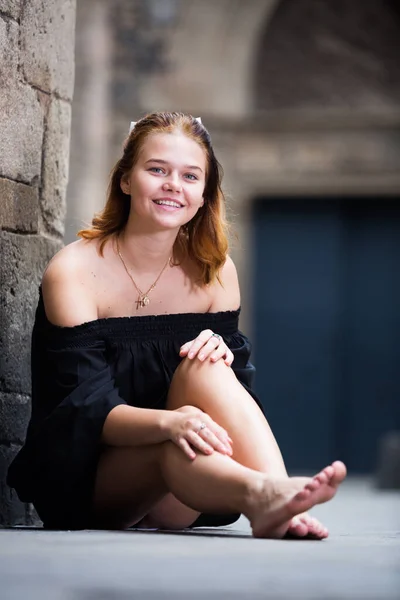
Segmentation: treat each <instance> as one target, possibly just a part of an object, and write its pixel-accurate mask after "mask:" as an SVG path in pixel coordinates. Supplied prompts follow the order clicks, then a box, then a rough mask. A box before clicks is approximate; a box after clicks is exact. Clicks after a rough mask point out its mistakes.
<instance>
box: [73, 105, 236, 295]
mask: <svg viewBox="0 0 400 600" xmlns="http://www.w3.org/2000/svg"><path fill="white" fill-rule="evenodd" d="M176 129H177V130H180V131H182V133H184V134H185V135H187V136H188V137H190V138H192V139H193V140H194V141H196V142H197V143H198V144H199V145H200V146H201V147H202V148H203V150H204V151H205V154H206V159H207V169H206V181H205V187H204V194H203V195H204V205H203V206H202V207H201V208H199V210H198V212H197V213H196V215H195V216H194V217H193V218H192V219H191V220H190V221H189V222H188V223H187V224H186V225H184V226H183V227H181V230H180V232H179V234H178V236H177V238H176V241H175V245H174V255H175V254H176V255H177V256H185V255H188V256H189V257H190V258H191V259H192V260H193V261H194V262H195V264H196V265H197V267H198V269H199V272H200V281H201V283H202V284H204V285H206V284H208V283H211V282H213V281H214V280H215V278H217V279H218V280H219V271H220V269H221V267H222V266H223V264H224V263H225V260H226V256H227V252H228V239H227V232H228V224H227V221H226V214H225V198H224V194H223V192H222V189H221V179H222V168H221V165H220V164H219V162H218V161H217V159H216V157H215V154H214V150H213V147H212V144H211V138H210V134H209V133H208V131H207V130H206V128H205V127H204V126H203V125H202V124H201V123H200V122H199V121H198V120H197V119H195V118H194V117H192V116H191V115H186V114H183V113H179V112H172V113H170V112H157V113H152V114H149V115H146V116H145V117H143V118H142V119H140V121H138V122H137V123H136V125H135V127H134V128H133V130H132V131H131V133H130V134H129V137H128V139H127V140H126V142H125V145H124V152H123V155H122V157H121V158H120V160H119V161H118V162H117V164H116V165H115V167H114V169H113V170H112V172H111V179H110V183H109V187H108V194H107V202H106V205H105V207H104V209H103V210H102V211H101V212H100V213H99V214H97V215H95V216H94V218H93V220H92V226H91V227H90V228H89V229H82V230H81V231H79V232H78V236H80V237H82V238H84V239H88V240H93V239H98V240H99V241H100V246H99V251H100V254H101V255H103V249H104V245H105V244H106V242H107V241H108V240H109V239H110V238H111V237H112V236H113V235H114V234H118V233H120V232H121V231H122V230H123V228H124V227H125V225H126V223H127V221H128V217H129V211H130V199H129V197H128V196H127V194H124V193H123V191H122V190H121V178H122V177H123V176H124V175H125V174H126V173H129V172H130V170H131V169H132V167H133V166H134V165H135V163H136V162H137V160H138V156H139V152H140V149H141V148H142V146H143V144H144V142H145V140H146V138H147V137H148V136H149V135H150V134H151V133H171V132H173V131H174V130H176Z"/></svg>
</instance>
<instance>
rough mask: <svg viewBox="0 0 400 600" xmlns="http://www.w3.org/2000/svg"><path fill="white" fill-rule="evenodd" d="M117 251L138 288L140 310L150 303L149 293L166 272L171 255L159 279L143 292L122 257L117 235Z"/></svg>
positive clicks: (137, 307)
mask: <svg viewBox="0 0 400 600" xmlns="http://www.w3.org/2000/svg"><path fill="white" fill-rule="evenodd" d="M117 252H118V256H119V257H120V259H121V262H122V264H123V265H124V269H125V271H126V272H127V275H128V276H129V278H130V280H131V281H132V283H133V285H134V286H135V288H136V291H137V292H138V294H139V296H138V299H137V300H135V302H136V310H139V308H144V307H145V306H148V305H149V304H150V298H149V294H150V292H152V291H153V290H154V288H155V287H156V285H157V283H158V280H159V279H160V277H161V275H162V274H163V273H164V271H165V269H166V268H167V265H168V263H169V262H170V260H171V257H170V256H169V257H168V260H167V262H166V263H165V265H164V266H163V268H162V271H161V273H160V274H159V276H158V277H157V279H156V280H155V282H154V283H152V284H151V286H150V287H149V289H148V290H147V292H145V293H143V292H142V290H141V289H140V287H139V286H138V285H137V284H136V282H135V280H134V279H133V277H132V275H131V274H130V272H129V271H128V267H127V266H126V264H125V261H124V259H123V257H122V254H121V251H120V249H119V239H118V237H117Z"/></svg>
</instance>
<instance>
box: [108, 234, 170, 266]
mask: <svg viewBox="0 0 400 600" xmlns="http://www.w3.org/2000/svg"><path fill="white" fill-rule="evenodd" d="M176 236H177V232H176V231H175V230H174V231H159V232H155V233H154V232H153V233H147V232H140V233H139V232H136V231H134V230H133V228H131V227H129V224H128V225H127V226H126V227H125V229H124V230H123V231H122V232H121V234H120V236H119V248H120V252H121V254H122V256H123V257H124V258H125V259H126V260H127V261H128V262H129V266H130V267H132V268H133V269H134V270H135V272H152V271H157V270H160V269H162V267H163V266H164V265H165V263H166V262H167V260H168V258H169V257H171V256H172V250H173V246H174V242H175V240H176Z"/></svg>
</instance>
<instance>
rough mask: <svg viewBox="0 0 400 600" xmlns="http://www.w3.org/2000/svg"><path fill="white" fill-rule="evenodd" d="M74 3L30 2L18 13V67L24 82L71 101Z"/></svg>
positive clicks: (40, 0) (35, 0) (72, 1)
mask: <svg viewBox="0 0 400 600" xmlns="http://www.w3.org/2000/svg"><path fill="white" fill-rule="evenodd" d="M75 7H76V1H75V0H63V2H59V1H58V0H30V1H29V2H26V3H25V4H24V7H23V10H22V13H21V63H22V72H23V74H24V77H25V78H26V81H28V82H29V83H31V84H33V85H35V86H37V87H38V88H40V89H41V90H44V91H46V92H49V93H54V92H55V93H56V94H57V95H59V96H61V97H62V98H65V99H68V100H71V99H72V93H73V87H74V45H75Z"/></svg>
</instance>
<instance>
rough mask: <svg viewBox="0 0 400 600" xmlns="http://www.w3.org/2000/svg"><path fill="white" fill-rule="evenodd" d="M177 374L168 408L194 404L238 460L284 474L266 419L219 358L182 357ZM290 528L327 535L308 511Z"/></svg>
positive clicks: (155, 514)
mask: <svg viewBox="0 0 400 600" xmlns="http://www.w3.org/2000/svg"><path fill="white" fill-rule="evenodd" d="M176 375H177V376H176V377H174V379H173V381H172V384H171V388H170V392H169V397H168V407H169V408H171V409H176V408H179V407H180V406H182V405H184V404H186V403H190V404H192V405H194V406H197V407H198V408H200V409H201V410H203V411H204V412H206V413H207V414H209V415H210V416H211V417H212V418H213V420H214V421H216V422H217V423H218V424H219V425H221V426H222V427H224V429H226V430H227V431H228V433H229V435H230V436H231V438H232V439H233V442H234V444H233V451H234V453H233V458H234V459H235V460H236V461H237V462H239V463H240V464H242V465H244V466H247V467H249V468H251V469H254V470H256V471H260V472H262V473H266V474H268V475H271V476H276V477H279V478H281V477H286V476H287V472H286V469H285V465H284V462H283V459H282V455H281V452H280V450H279V447H278V444H277V443H276V440H275V437H274V435H273V433H272V431H271V428H270V427H269V425H268V422H267V420H266V419H265V417H264V415H263V414H262V412H261V410H260V409H259V407H258V406H257V404H256V403H255V402H254V400H253V398H252V397H251V396H250V395H249V394H248V392H247V391H246V390H245V389H244V387H243V386H242V385H241V384H240V383H239V382H238V380H237V379H236V377H235V374H234V372H233V370H232V369H231V368H229V367H227V366H226V365H225V364H224V363H223V362H222V361H219V362H217V363H211V362H210V361H208V362H205V363H202V362H200V361H199V360H197V359H195V360H192V361H189V360H185V361H183V362H182V363H181V365H180V366H179V369H178V372H177V374H176ZM162 504H163V503H161V505H162ZM153 516H155V517H156V519H157V517H159V516H160V515H158V514H157V511H156V512H155V513H154V515H153ZM289 532H290V533H291V534H293V535H297V536H301V537H302V536H305V535H307V534H311V535H315V536H316V537H321V538H322V537H327V535H328V530H327V529H326V528H325V527H324V526H323V525H321V523H319V522H318V521H317V520H316V519H312V518H311V517H310V516H309V515H299V516H298V517H297V518H296V519H295V520H293V523H290V524H289Z"/></svg>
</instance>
